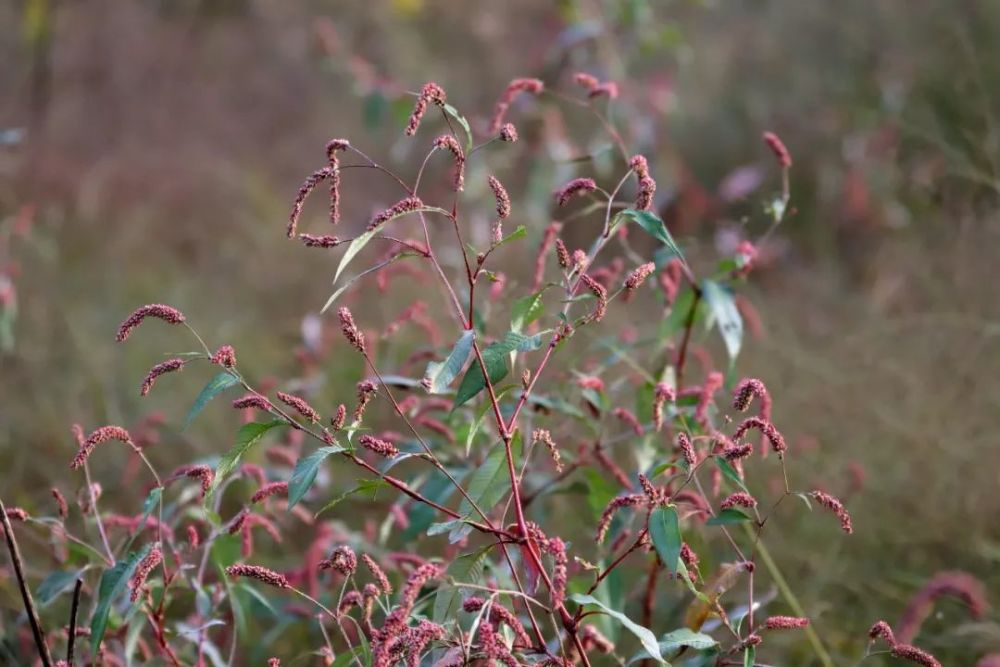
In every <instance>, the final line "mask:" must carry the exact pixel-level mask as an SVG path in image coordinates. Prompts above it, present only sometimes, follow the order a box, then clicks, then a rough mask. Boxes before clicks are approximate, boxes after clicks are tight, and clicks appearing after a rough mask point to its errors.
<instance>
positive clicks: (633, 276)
mask: <svg viewBox="0 0 1000 667" xmlns="http://www.w3.org/2000/svg"><path fill="white" fill-rule="evenodd" d="M655 270H656V265H655V264H653V263H652V262H647V263H646V264H642V265H641V266H638V267H636V268H635V269H634V270H633V271H632V273H630V274H628V277H627V278H625V289H626V290H627V291H629V292H634V291H635V290H637V289H638V288H639V286H640V285H642V283H644V282H645V281H646V278H648V277H649V276H650V275H652V273H653V271H655Z"/></svg>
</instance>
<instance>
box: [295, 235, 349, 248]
mask: <svg viewBox="0 0 1000 667" xmlns="http://www.w3.org/2000/svg"><path fill="white" fill-rule="evenodd" d="M299 240H300V241H302V243H303V244H304V245H305V246H306V247H307V248H335V247H337V246H338V245H340V239H339V238H337V237H336V236H326V235H324V236H316V235H314V234H299Z"/></svg>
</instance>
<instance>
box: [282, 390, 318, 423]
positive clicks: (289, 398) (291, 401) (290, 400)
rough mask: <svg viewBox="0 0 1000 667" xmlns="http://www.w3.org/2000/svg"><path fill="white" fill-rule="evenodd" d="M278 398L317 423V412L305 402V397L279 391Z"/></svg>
mask: <svg viewBox="0 0 1000 667" xmlns="http://www.w3.org/2000/svg"><path fill="white" fill-rule="evenodd" d="M278 400H279V401H281V402H282V403H284V404H285V405H287V406H288V407H290V408H292V409H293V410H295V411H296V412H298V413H299V414H300V415H302V416H303V417H304V418H305V419H307V420H309V421H310V422H312V423H313V424H317V423H319V413H318V412H316V411H315V410H314V409H313V407H312V406H311V405H309V404H308V403H306V401H305V399H303V398H300V397H299V396H294V395H292V394H286V393H285V392H283V391H279V392H278Z"/></svg>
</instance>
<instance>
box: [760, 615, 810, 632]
mask: <svg viewBox="0 0 1000 667" xmlns="http://www.w3.org/2000/svg"><path fill="white" fill-rule="evenodd" d="M807 625H809V619H808V618H802V617H801V616H771V617H770V618H768V619H767V620H766V621H764V629H765V630H794V629H796V628H804V627H806V626H807Z"/></svg>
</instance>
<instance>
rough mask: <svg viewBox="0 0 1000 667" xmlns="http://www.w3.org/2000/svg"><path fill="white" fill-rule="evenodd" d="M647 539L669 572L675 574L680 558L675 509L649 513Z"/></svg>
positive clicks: (667, 508) (678, 527) (678, 523)
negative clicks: (651, 541) (650, 540)
mask: <svg viewBox="0 0 1000 667" xmlns="http://www.w3.org/2000/svg"><path fill="white" fill-rule="evenodd" d="M649 537H650V539H652V540H653V546H654V547H656V553H657V554H659V556H660V560H661V561H663V564H664V565H666V566H667V569H668V570H669V571H670V572H677V568H678V567H679V564H678V563H679V562H680V556H681V527H680V522H679V521H678V519H677V508H675V507H674V506H673V505H670V506H667V507H657V508H656V509H654V510H653V511H652V512H650V513H649Z"/></svg>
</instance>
